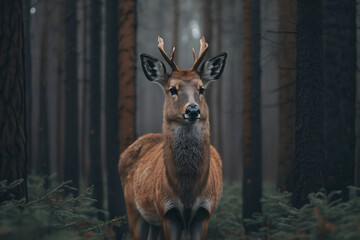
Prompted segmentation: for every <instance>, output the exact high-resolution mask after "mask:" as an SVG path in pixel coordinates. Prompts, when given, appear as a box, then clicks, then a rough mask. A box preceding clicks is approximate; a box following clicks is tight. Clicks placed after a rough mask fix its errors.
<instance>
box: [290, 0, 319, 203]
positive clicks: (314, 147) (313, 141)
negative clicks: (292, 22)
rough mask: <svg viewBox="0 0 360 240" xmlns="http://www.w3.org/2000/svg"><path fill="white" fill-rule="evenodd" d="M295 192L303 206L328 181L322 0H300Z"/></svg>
mask: <svg viewBox="0 0 360 240" xmlns="http://www.w3.org/2000/svg"><path fill="white" fill-rule="evenodd" d="M297 4H298V5H297V27H296V47H297V56H296V70H297V73H296V120H295V158H294V162H293V169H294V170H293V175H292V176H293V181H294V185H293V195H292V202H293V205H294V206H295V207H301V206H302V205H304V204H305V203H306V202H307V201H308V199H307V196H308V194H309V193H311V192H317V191H319V190H320V188H321V187H323V186H324V183H325V172H324V112H323V103H324V100H323V99H324V82H323V64H322V56H323V48H322V47H323V45H322V37H323V18H322V11H323V5H322V0H298V2H297Z"/></svg>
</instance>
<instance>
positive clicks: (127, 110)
mask: <svg viewBox="0 0 360 240" xmlns="http://www.w3.org/2000/svg"><path fill="white" fill-rule="evenodd" d="M135 24H136V5H135V0H124V1H121V2H120V3H119V106H118V113H119V148H120V153H121V152H123V151H124V150H125V149H126V148H127V147H128V146H129V145H130V144H131V143H132V142H133V141H134V138H135V84H134V79H135V62H136V60H135V41H136V38H135V29H136V25H135Z"/></svg>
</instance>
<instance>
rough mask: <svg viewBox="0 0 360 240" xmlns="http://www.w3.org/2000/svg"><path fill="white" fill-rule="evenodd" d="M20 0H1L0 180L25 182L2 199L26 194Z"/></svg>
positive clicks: (23, 76)
mask: <svg viewBox="0 0 360 240" xmlns="http://www.w3.org/2000/svg"><path fill="white" fill-rule="evenodd" d="M22 11H23V5H22V1H21V0H12V1H1V2H0V52H1V54H0V149H1V151H0V180H7V181H8V182H12V181H14V180H17V179H20V178H23V179H24V182H23V183H22V184H20V185H18V186H17V187H15V188H13V189H12V190H11V191H9V192H7V193H5V194H4V195H3V194H1V195H0V202H2V201H4V200H7V199H10V198H11V194H13V195H14V196H13V197H14V198H15V199H20V198H23V197H26V198H27V188H26V179H27V178H26V177H27V166H26V164H27V163H26V116H25V112H26V106H25V99H26V95H25V93H26V92H25V66H24V51H25V49H24V26H23V16H22Z"/></svg>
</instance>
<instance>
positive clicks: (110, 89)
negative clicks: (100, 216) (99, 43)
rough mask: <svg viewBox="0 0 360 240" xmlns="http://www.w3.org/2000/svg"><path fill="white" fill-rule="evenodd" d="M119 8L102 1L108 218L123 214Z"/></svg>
mask: <svg viewBox="0 0 360 240" xmlns="http://www.w3.org/2000/svg"><path fill="white" fill-rule="evenodd" d="M119 8H120V6H119V5H118V1H116V0H106V30H105V31H106V33H105V35H106V50H105V51H106V54H105V56H106V60H105V61H106V64H105V74H106V76H105V78H106V94H105V96H106V111H105V112H106V124H105V125H106V167H107V183H108V205H109V213H110V218H114V217H117V216H124V215H126V209H125V201H124V197H123V189H122V186H121V182H120V177H119V173H118V171H117V169H118V168H117V165H118V161H119V156H120V153H121V151H120V141H119V129H120V126H119V113H120V111H119V106H120V105H119V92H120V88H119V86H120V82H119V72H118V70H119V60H120V59H119V57H118V56H119V52H118V51H116V50H117V49H118V47H119V46H120V45H119V42H118V36H119V33H120V31H119V25H118V23H119V13H120V11H119ZM115 230H116V235H117V236H116V237H117V239H122V235H123V234H124V233H125V232H127V231H128V230H127V228H126V226H121V227H120V228H116V229H115Z"/></svg>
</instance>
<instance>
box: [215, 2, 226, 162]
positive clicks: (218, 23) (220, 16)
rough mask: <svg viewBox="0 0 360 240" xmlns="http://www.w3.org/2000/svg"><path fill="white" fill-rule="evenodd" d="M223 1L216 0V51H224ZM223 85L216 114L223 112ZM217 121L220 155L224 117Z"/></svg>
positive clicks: (221, 151)
mask: <svg viewBox="0 0 360 240" xmlns="http://www.w3.org/2000/svg"><path fill="white" fill-rule="evenodd" d="M222 5H223V2H222V1H221V0H216V9H217V12H216V14H217V21H216V28H217V45H216V51H217V52H218V53H220V52H221V51H222V38H223V35H222V21H223V7H222ZM222 85H223V81H219V82H218V83H217V86H216V88H217V92H216V102H217V106H216V107H217V109H216V112H215V114H217V115H219V114H221V113H222V111H223V109H222V102H223V99H222ZM217 119H218V122H217V131H216V138H217V142H218V146H217V150H218V151H219V153H220V156H222V154H223V144H224V143H223V137H222V117H221V116H220V117H218V118H217Z"/></svg>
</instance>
